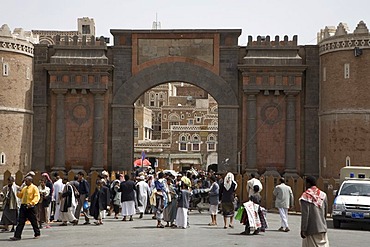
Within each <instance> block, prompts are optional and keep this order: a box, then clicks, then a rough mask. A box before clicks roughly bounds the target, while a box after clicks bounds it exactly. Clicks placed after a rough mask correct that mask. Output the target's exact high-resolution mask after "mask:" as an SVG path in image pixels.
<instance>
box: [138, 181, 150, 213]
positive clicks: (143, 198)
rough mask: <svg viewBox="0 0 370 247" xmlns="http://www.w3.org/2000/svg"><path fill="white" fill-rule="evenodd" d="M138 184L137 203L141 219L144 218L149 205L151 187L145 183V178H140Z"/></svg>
mask: <svg viewBox="0 0 370 247" xmlns="http://www.w3.org/2000/svg"><path fill="white" fill-rule="evenodd" d="M138 181H139V182H138V183H137V184H136V191H137V203H138V210H139V213H140V219H141V218H143V214H144V212H145V209H146V206H147V204H148V195H149V194H150V189H149V185H148V184H147V183H146V182H145V177H144V176H140V177H138Z"/></svg>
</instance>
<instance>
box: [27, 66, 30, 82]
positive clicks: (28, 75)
mask: <svg viewBox="0 0 370 247" xmlns="http://www.w3.org/2000/svg"><path fill="white" fill-rule="evenodd" d="M30 77H31V72H30V67H27V68H26V79H27V80H29V79H30Z"/></svg>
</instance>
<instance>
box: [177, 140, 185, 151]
mask: <svg viewBox="0 0 370 247" xmlns="http://www.w3.org/2000/svg"><path fill="white" fill-rule="evenodd" d="M179 150H180V151H187V144H186V143H184V142H182V143H179Z"/></svg>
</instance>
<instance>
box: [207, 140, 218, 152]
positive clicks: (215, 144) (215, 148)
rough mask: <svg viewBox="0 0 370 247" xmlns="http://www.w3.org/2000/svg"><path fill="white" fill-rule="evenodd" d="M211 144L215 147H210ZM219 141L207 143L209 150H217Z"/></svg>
mask: <svg viewBox="0 0 370 247" xmlns="http://www.w3.org/2000/svg"><path fill="white" fill-rule="evenodd" d="M210 145H214V148H210ZM216 146H217V143H216V142H209V143H207V151H216V150H217V147H216Z"/></svg>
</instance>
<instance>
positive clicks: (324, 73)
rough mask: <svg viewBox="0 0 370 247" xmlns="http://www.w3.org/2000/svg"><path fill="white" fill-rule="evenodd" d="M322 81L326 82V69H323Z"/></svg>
mask: <svg viewBox="0 0 370 247" xmlns="http://www.w3.org/2000/svg"><path fill="white" fill-rule="evenodd" d="M322 81H326V67H323V68H322Z"/></svg>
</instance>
